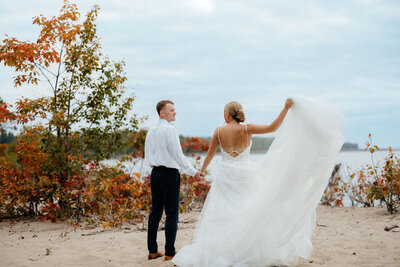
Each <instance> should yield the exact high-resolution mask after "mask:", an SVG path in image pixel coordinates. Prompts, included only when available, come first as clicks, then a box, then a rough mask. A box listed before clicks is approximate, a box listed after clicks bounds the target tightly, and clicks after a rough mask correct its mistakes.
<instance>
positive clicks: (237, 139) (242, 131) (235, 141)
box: [217, 124, 251, 157]
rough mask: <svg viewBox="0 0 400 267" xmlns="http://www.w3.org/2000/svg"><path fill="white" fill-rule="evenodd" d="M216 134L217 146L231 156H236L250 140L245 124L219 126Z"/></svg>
mask: <svg viewBox="0 0 400 267" xmlns="http://www.w3.org/2000/svg"><path fill="white" fill-rule="evenodd" d="M217 134H218V143H219V146H220V147H221V149H223V150H224V151H225V152H227V153H228V154H230V155H231V156H232V157H237V156H238V155H239V154H240V153H241V152H243V151H244V150H245V149H246V148H247V147H248V146H249V144H250V141H251V135H250V134H249V133H248V131H247V125H241V124H228V125H225V126H222V127H219V128H218V129H217Z"/></svg>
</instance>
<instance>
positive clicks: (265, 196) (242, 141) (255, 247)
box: [172, 97, 343, 267]
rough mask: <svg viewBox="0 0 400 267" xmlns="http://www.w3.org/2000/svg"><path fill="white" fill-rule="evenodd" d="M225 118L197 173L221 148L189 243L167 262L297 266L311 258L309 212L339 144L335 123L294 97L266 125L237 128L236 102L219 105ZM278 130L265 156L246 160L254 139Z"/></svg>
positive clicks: (329, 113) (327, 112)
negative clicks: (255, 136) (259, 135)
mask: <svg viewBox="0 0 400 267" xmlns="http://www.w3.org/2000/svg"><path fill="white" fill-rule="evenodd" d="M289 110H290V112H289ZM224 118H225V122H226V125H225V126H222V127H218V128H217V129H216V130H215V132H214V135H213V137H212V140H211V145H210V148H209V150H208V152H207V155H206V157H205V159H204V162H203V166H202V169H201V171H203V172H204V171H205V170H206V168H207V167H208V165H209V164H210V162H211V160H212V158H213V157H214V155H215V153H216V150H217V148H218V147H220V148H221V155H222V159H221V161H220V162H217V166H218V168H217V172H216V173H215V174H214V175H213V179H212V185H211V189H210V191H209V193H208V196H207V199H206V201H205V203H204V206H203V210H202V212H201V215H200V218H199V221H198V224H197V227H196V231H195V235H194V239H193V243H192V244H191V245H188V246H184V247H183V248H182V249H181V250H180V251H179V252H178V253H177V254H176V255H175V257H174V258H173V260H172V261H173V262H174V263H175V264H177V265H178V266H182V267H189V266H193V267H195V266H215V267H220V266H277V265H278V266H279V265H286V266H294V265H297V263H298V258H299V257H303V258H308V257H310V255H311V251H312V244H311V236H312V233H313V231H314V227H315V208H316V207H317V205H318V203H319V200H320V198H321V196H322V194H323V192H324V188H325V186H326V184H327V182H328V179H329V176H330V173H331V171H332V169H333V165H334V163H335V157H336V154H337V153H338V152H339V150H340V148H341V146H342V145H343V135H342V134H341V132H340V130H339V125H340V116H339V115H338V114H337V113H336V112H335V111H334V110H332V109H330V108H328V107H326V106H325V105H322V104H320V103H317V102H315V101H313V100H311V99H308V98H304V97H296V99H295V103H294V101H293V100H292V99H287V100H286V102H285V105H284V108H283V110H282V111H281V113H280V114H279V116H278V117H277V118H276V119H275V120H274V121H273V122H272V123H271V124H269V125H257V124H241V123H243V122H244V121H245V115H244V112H243V109H242V106H241V105H240V104H239V103H238V102H235V101H234V102H230V103H228V104H227V105H226V106H225V109H224ZM284 120H285V121H284ZM281 125H282V126H281ZM278 128H279V131H278V133H277V135H276V137H275V139H274V142H273V143H272V145H271V147H270V148H269V150H268V152H267V153H266V154H265V155H263V156H262V158H261V159H260V160H258V161H255V162H253V161H251V160H250V148H251V137H252V135H253V134H265V133H270V132H274V131H276V130H277V129H278Z"/></svg>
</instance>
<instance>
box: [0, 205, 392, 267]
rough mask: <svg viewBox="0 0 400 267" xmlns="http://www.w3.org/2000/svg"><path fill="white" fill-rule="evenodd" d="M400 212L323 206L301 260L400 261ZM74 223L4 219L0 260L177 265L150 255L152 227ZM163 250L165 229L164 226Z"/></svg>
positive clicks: (185, 229) (185, 219)
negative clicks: (148, 234) (149, 231)
mask: <svg viewBox="0 0 400 267" xmlns="http://www.w3.org/2000/svg"><path fill="white" fill-rule="evenodd" d="M198 216H199V212H191V213H188V214H182V215H181V216H180V223H179V231H178V236H177V242H176V248H177V249H179V248H181V247H182V246H183V245H186V244H190V242H191V239H192V237H193V233H194V228H195V226H196V222H197V218H198ZM392 225H398V226H400V214H394V215H391V214H389V213H387V212H386V208H384V207H374V208H330V207H325V206H319V207H318V209H317V227H316V230H315V232H314V235H313V245H314V251H313V254H312V257H311V259H308V260H305V259H300V262H299V266H400V228H394V229H393V230H391V231H389V232H387V231H385V230H384V227H385V226H389V227H390V226H392ZM140 228H141V226H137V225H130V224H126V225H124V227H123V228H122V229H106V230H103V229H102V227H97V228H94V229H74V228H72V227H71V226H69V225H68V224H66V223H65V222H57V223H51V222H38V221H29V220H26V221H17V222H12V221H9V220H7V221H2V222H0V236H1V238H0V242H1V243H0V247H1V248H0V258H1V261H0V266H121V265H123V266H174V264H172V263H170V262H164V259H163V258H159V259H156V260H151V261H148V260H147V248H146V231H144V230H141V229H140ZM158 240H159V242H158V243H159V247H160V250H163V246H164V232H163V231H162V232H159V238H158Z"/></svg>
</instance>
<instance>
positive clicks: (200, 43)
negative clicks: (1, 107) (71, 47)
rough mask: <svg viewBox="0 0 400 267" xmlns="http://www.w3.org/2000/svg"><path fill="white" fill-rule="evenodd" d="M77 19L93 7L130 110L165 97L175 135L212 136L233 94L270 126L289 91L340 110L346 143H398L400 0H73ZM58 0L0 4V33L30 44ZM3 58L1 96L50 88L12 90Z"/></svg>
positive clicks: (150, 106)
mask: <svg viewBox="0 0 400 267" xmlns="http://www.w3.org/2000/svg"><path fill="white" fill-rule="evenodd" d="M72 2H73V3H77V4H78V8H79V10H80V11H81V15H82V18H83V17H84V14H85V13H86V12H87V11H88V10H89V9H90V8H91V6H92V5H93V4H95V3H97V4H98V5H99V6H100V8H101V10H100V13H99V18H98V34H99V36H100V38H101V43H102V45H103V49H104V52H105V54H107V55H108V56H110V57H111V58H112V59H115V60H125V62H126V73H127V77H128V82H127V84H126V85H127V87H128V90H129V91H130V92H133V93H135V95H136V101H135V105H134V110H133V111H134V112H135V113H138V114H139V115H149V120H148V122H147V123H146V124H145V126H151V125H152V124H154V123H155V121H156V120H157V116H156V115H157V114H156V111H155V104H156V103H157V101H158V100H161V99H171V100H173V101H174V102H175V106H176V109H177V113H178V114H177V121H176V123H175V125H176V127H177V129H178V132H179V133H180V134H183V135H190V136H210V135H212V133H213V131H214V129H215V127H217V126H219V125H222V123H223V107H224V105H225V104H226V103H227V102H229V101H231V100H237V101H239V102H241V103H242V104H243V106H244V109H245V112H246V115H247V118H248V121H249V122H254V123H270V122H271V121H272V120H273V119H274V118H275V116H276V115H277V114H278V113H279V112H280V110H281V108H282V106H283V103H284V100H285V99H286V97H289V96H294V95H305V96H314V97H316V98H318V99H321V100H323V101H325V102H327V103H329V104H330V105H332V106H334V107H336V108H337V109H338V110H339V111H340V112H341V113H342V114H343V116H344V123H343V132H344V134H345V136H346V140H347V141H349V142H355V143H358V144H360V146H363V143H364V142H365V141H366V139H367V137H368V133H369V132H371V133H372V134H373V137H374V139H375V141H376V143H377V144H378V145H380V146H382V147H386V146H393V147H400V1H398V0H393V1H385V0H379V1H372V0H357V1H351V0H342V1H340V0H337V1H330V0H325V1H324V0H321V1H286V0H276V1H268V0H259V1H256V0H254V1H252V0H247V1H246V0H216V1H213V0H158V1H155V0H142V1H136V0H131V1H128V0H114V1H106V0H99V1H86V0H85V1H72ZM61 5H62V2H61V1H56V0H35V1H28V0H25V1H22V0H13V1H8V0H0V34H1V38H2V39H4V37H5V36H4V34H9V35H11V36H15V37H17V38H19V39H22V40H31V41H34V40H35V36H37V33H38V29H39V28H38V27H37V26H35V25H32V17H34V16H37V15H39V14H41V13H42V14H44V15H46V16H51V15H55V14H57V12H58V10H59V9H60V8H61ZM13 75H14V74H13V72H12V71H11V69H8V68H5V67H4V66H3V65H2V66H0V96H1V97H2V98H3V99H5V100H6V101H7V102H10V103H13V102H14V101H15V100H16V99H18V98H20V97H21V96H25V97H39V96H42V95H47V94H49V88H48V87H47V85H46V84H45V83H44V82H43V83H40V85H39V86H36V87H29V88H28V87H24V88H14V87H13V81H12V77H13Z"/></svg>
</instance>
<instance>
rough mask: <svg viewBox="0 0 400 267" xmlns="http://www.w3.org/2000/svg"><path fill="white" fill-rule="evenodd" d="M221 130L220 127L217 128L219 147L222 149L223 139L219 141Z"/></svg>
mask: <svg viewBox="0 0 400 267" xmlns="http://www.w3.org/2000/svg"><path fill="white" fill-rule="evenodd" d="M219 128H220V127H218V128H217V131H218V142H219V146H220V147H221V148H222V146H221V139H219Z"/></svg>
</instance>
